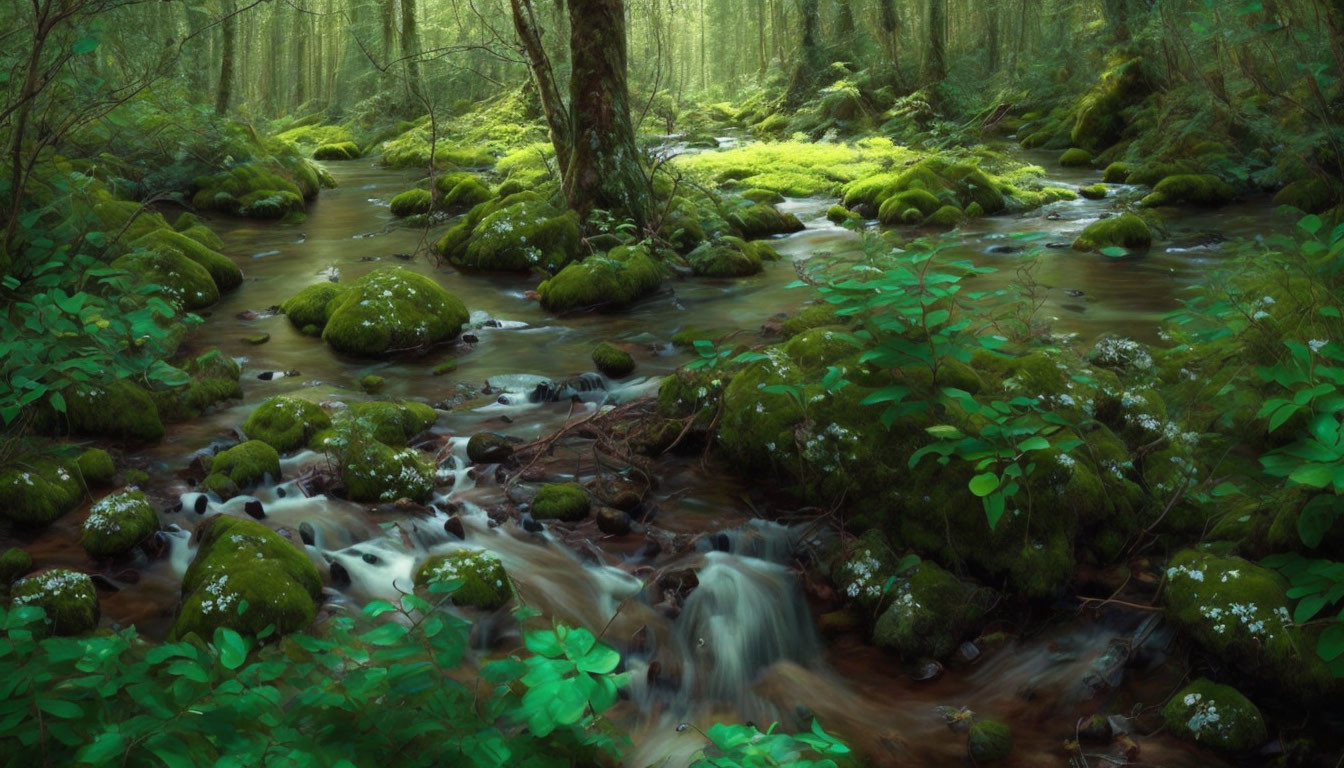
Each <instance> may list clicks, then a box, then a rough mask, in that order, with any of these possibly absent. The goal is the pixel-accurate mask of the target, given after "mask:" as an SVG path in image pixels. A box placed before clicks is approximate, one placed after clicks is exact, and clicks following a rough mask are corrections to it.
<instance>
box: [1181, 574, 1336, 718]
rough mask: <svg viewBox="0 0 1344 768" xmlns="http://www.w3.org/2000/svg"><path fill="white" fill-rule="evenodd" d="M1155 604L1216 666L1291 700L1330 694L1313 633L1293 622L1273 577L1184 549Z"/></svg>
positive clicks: (1282, 586) (1284, 595) (1280, 582)
mask: <svg viewBox="0 0 1344 768" xmlns="http://www.w3.org/2000/svg"><path fill="white" fill-rule="evenodd" d="M1163 599H1164V601H1165V603H1166V607H1167V616H1168V617H1169V618H1170V619H1171V621H1172V622H1174V623H1175V624H1176V625H1177V626H1178V627H1180V628H1182V629H1183V630H1184V631H1185V632H1186V633H1187V634H1188V635H1190V636H1191V637H1192V638H1194V639H1195V640H1196V641H1197V642H1198V643H1199V644H1200V645H1201V646H1203V647H1204V649H1205V650H1206V651H1208V652H1209V653H1210V654H1212V655H1213V656H1214V657H1216V658H1218V659H1219V660H1221V661H1223V662H1224V663H1227V664H1235V665H1237V666H1238V667H1240V668H1242V669H1243V670H1248V671H1251V670H1254V672H1255V674H1256V675H1257V676H1258V677H1261V678H1263V679H1266V680H1267V682H1270V683H1272V684H1274V685H1276V686H1278V687H1279V688H1280V689H1282V690H1287V691H1292V692H1293V693H1294V694H1295V695H1299V696H1307V697H1312V696H1320V695H1322V694H1324V693H1325V692H1327V691H1332V690H1337V689H1338V686H1339V683H1338V681H1337V680H1335V679H1333V678H1332V677H1331V674H1330V670H1329V669H1328V668H1327V666H1326V664H1325V662H1323V661H1321V659H1320V658H1319V657H1318V656H1317V655H1316V653H1315V651H1314V649H1315V647H1316V636H1317V635H1318V634H1319V630H1309V629H1308V630H1304V629H1301V628H1299V627H1297V626H1296V625H1295V624H1294V623H1293V620H1292V615H1291V613H1290V609H1291V606H1290V602H1291V601H1290V600H1289V598H1288V596H1287V585H1286V583H1285V582H1284V581H1283V579H1282V578H1281V577H1280V576H1279V575H1278V574H1276V573H1275V572H1273V571H1271V570H1269V569H1267V568H1262V567H1260V566H1258V565H1255V564H1254V563H1251V562H1248V561H1246V560H1243V559H1241V558H1239V557H1221V556H1218V555H1214V554H1211V553H1207V552H1199V551H1196V550H1185V551H1183V552H1179V553H1177V554H1176V555H1175V556H1174V557H1173V558H1172V560H1171V564H1170V566H1169V567H1168V568H1167V588H1166V590H1165V591H1164V592H1163Z"/></svg>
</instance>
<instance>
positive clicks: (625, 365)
mask: <svg viewBox="0 0 1344 768" xmlns="http://www.w3.org/2000/svg"><path fill="white" fill-rule="evenodd" d="M593 365H595V366H597V370H599V371H601V372H602V373H603V374H605V375H606V376H610V377H611V378H613V379H623V378H625V377H626V376H629V375H630V374H631V372H633V371H634V370H635V358H633V357H631V356H630V353H629V352H626V351H625V350H624V349H621V348H620V347H618V346H616V345H615V344H612V343H611V342H608V341H604V342H602V343H601V344H598V345H597V347H596V348H595V349H593Z"/></svg>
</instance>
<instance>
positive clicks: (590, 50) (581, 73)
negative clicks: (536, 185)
mask: <svg viewBox="0 0 1344 768" xmlns="http://www.w3.org/2000/svg"><path fill="white" fill-rule="evenodd" d="M569 26H570V44H569V50H570V59H571V64H570V71H571V74H570V79H569V105H570V110H569V111H570V122H571V124H572V126H573V130H572V136H573V145H572V148H571V152H570V157H569V172H568V173H566V174H565V199H566V200H567V201H568V203H569V207H570V208H572V209H574V210H576V211H578V212H579V215H580V216H587V215H588V213H589V212H591V211H592V210H593V209H595V208H601V209H603V210H607V211H611V212H612V213H615V214H617V215H623V216H628V217H630V218H631V219H634V221H635V222H636V223H637V224H639V225H640V226H643V225H644V223H645V222H646V221H647V220H648V207H649V190H648V182H647V180H646V179H645V177H644V170H643V168H641V167H640V163H639V152H638V150H636V148H635V131H634V128H633V127H632V126H631V124H630V92H629V86H628V85H627V82H626V74H627V73H626V67H627V60H626V39H625V2H624V0H569Z"/></svg>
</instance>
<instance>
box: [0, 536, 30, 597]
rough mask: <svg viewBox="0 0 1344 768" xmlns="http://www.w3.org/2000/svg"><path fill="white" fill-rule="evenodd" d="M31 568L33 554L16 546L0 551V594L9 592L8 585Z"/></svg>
mask: <svg viewBox="0 0 1344 768" xmlns="http://www.w3.org/2000/svg"><path fill="white" fill-rule="evenodd" d="M31 570H33V556H32V555H30V554H28V553H27V552H25V551H24V550H22V549H19V548H18V547H10V548H9V549H6V550H5V551H4V552H3V553H0V595H3V594H8V593H9V585H11V584H13V583H14V582H15V580H17V579H18V578H19V577H20V576H22V575H24V574H25V573H28V572H29V571H31Z"/></svg>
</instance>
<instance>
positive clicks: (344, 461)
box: [323, 434, 434, 503]
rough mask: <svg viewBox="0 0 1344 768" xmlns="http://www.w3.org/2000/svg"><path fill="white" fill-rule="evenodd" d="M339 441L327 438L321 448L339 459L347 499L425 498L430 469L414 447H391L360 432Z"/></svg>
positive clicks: (431, 487)
mask: <svg viewBox="0 0 1344 768" xmlns="http://www.w3.org/2000/svg"><path fill="white" fill-rule="evenodd" d="M341 440H342V438H336V439H335V441H333V440H331V439H329V440H328V441H327V442H326V443H325V444H324V446H323V448H324V449H325V450H327V451H328V452H330V453H332V454H334V455H335V456H336V460H337V461H339V462H340V464H339V466H340V472H341V482H343V483H344V484H345V495H346V497H347V498H349V499H350V500H351V501H359V502H380V501H397V500H399V499H410V500H411V501H414V502H416V503H423V502H425V501H428V500H429V497H430V494H431V493H433V491H434V468H433V467H431V466H430V465H429V464H428V463H427V462H425V461H423V460H422V459H421V458H420V455H419V453H418V452H416V451H415V450H414V449H411V448H394V447H392V446H389V445H385V444H383V443H381V442H378V441H377V440H375V439H373V438H372V437H370V436H368V435H364V434H356V435H355V436H353V437H350V438H345V439H344V442H341Z"/></svg>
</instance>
